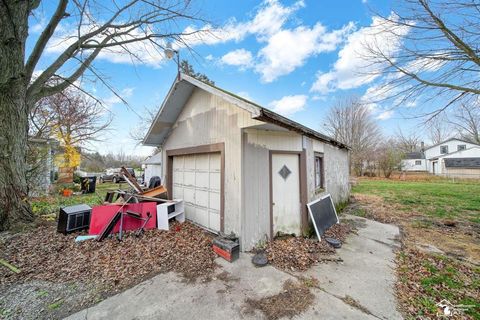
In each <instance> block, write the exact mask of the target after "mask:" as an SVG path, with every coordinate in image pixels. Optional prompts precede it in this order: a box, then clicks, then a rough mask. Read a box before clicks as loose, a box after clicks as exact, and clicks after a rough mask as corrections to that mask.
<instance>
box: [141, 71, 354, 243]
mask: <svg viewBox="0 0 480 320" xmlns="http://www.w3.org/2000/svg"><path fill="white" fill-rule="evenodd" d="M143 143H144V145H149V146H156V147H160V148H161V153H162V161H161V162H162V164H163V165H162V174H161V178H162V182H164V185H166V186H167V189H168V196H169V197H170V198H178V199H183V200H184V201H185V211H186V216H187V218H188V219H189V220H191V221H193V222H195V223H197V224H199V225H201V226H203V227H205V228H207V229H209V230H212V231H214V232H224V233H230V232H234V233H235V234H236V235H237V236H238V237H239V238H240V244H241V248H242V250H244V251H245V250H249V249H252V248H253V247H254V246H255V245H256V244H258V243H259V242H260V241H264V240H265V239H266V238H268V237H270V238H271V237H273V236H274V235H275V234H277V232H284V233H295V234H297V235H299V234H301V233H302V231H306V230H307V228H308V221H309V218H308V213H307V206H306V204H307V203H308V202H310V201H312V200H314V199H317V198H318V197H320V196H321V195H322V194H324V193H330V194H331V195H332V197H333V200H334V202H336V203H339V202H342V201H346V200H347V199H348V197H349V192H350V186H349V166H348V158H349V149H348V147H347V146H345V145H343V144H342V143H339V142H337V141H335V140H333V139H332V138H329V137H327V136H325V135H323V134H321V133H318V132H316V131H314V130H312V129H309V128H307V127H304V126H302V125H300V124H298V123H296V122H294V121H291V120H289V119H287V118H285V117H283V116H280V115H278V114H276V113H274V112H272V111H270V110H267V109H265V108H262V107H260V106H259V105H256V104H255V103H253V102H250V101H248V100H245V99H243V98H241V97H238V96H236V95H234V94H231V93H229V92H227V91H225V90H222V89H220V88H218V87H215V86H211V85H208V84H206V83H204V82H201V81H199V80H196V79H194V78H192V77H190V76H187V75H185V74H180V75H179V76H178V77H177V78H176V80H175V82H174V83H173V85H172V87H171V88H170V91H169V92H168V94H167V97H166V98H165V100H164V102H163V104H162V106H161V108H160V110H159V112H158V114H157V115H156V117H155V119H154V121H153V123H152V125H151V127H150V129H149V130H148V132H147V134H146V136H145V138H144V140H143Z"/></svg>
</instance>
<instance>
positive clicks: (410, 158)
mask: <svg viewBox="0 0 480 320" xmlns="http://www.w3.org/2000/svg"><path fill="white" fill-rule="evenodd" d="M402 170H403V171H427V160H426V159H425V154H424V153H423V152H410V153H407V154H406V155H405V158H404V159H403V160H402Z"/></svg>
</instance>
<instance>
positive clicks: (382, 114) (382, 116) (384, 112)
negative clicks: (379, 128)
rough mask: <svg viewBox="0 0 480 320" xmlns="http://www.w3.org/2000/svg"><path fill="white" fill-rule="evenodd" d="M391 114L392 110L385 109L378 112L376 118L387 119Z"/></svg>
mask: <svg viewBox="0 0 480 320" xmlns="http://www.w3.org/2000/svg"><path fill="white" fill-rule="evenodd" d="M392 116H393V110H387V111H383V112H382V113H380V114H379V115H378V116H377V117H376V119H378V120H387V119H390V118H391V117H392Z"/></svg>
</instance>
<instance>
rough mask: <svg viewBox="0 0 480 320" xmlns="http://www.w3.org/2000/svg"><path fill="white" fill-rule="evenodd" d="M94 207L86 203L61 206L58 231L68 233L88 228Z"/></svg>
mask: <svg viewBox="0 0 480 320" xmlns="http://www.w3.org/2000/svg"><path fill="white" fill-rule="evenodd" d="M91 213H92V208H91V207H90V206H88V205H86V204H79V205H76V206H69V207H64V208H60V214H59V216H58V225H57V231H58V232H61V233H63V234H67V233H70V232H73V231H76V230H82V229H87V228H88V226H89V225H90V214H91Z"/></svg>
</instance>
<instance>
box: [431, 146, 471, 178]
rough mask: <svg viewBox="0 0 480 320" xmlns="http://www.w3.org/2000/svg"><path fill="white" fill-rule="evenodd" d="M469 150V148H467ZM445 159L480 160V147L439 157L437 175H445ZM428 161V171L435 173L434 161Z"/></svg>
mask: <svg viewBox="0 0 480 320" xmlns="http://www.w3.org/2000/svg"><path fill="white" fill-rule="evenodd" d="M467 148H469V147H467ZM445 158H480V147H479V146H476V145H474V147H470V148H469V149H466V150H462V151H459V152H454V153H451V154H447V155H443V156H442V157H439V159H438V165H437V167H436V168H437V171H436V172H435V174H444V173H445V170H444V168H445V164H444V162H443V159H445ZM427 161H428V170H429V172H430V173H433V166H432V161H429V160H427Z"/></svg>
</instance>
